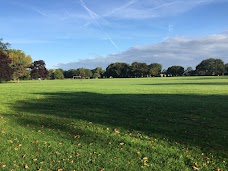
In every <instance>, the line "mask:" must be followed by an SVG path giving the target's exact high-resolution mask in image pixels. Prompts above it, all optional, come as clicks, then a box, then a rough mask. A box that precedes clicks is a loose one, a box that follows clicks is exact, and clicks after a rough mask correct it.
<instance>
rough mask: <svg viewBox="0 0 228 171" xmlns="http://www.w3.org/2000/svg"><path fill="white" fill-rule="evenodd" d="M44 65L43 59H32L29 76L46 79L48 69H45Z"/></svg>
mask: <svg viewBox="0 0 228 171" xmlns="http://www.w3.org/2000/svg"><path fill="white" fill-rule="evenodd" d="M45 65H46V64H45V62H44V61H43V60H39V61H34V62H33V63H32V65H31V66H30V68H31V77H32V78H33V79H38V78H43V79H46V78H48V70H47V69H46V67H45Z"/></svg>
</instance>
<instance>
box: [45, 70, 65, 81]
mask: <svg viewBox="0 0 228 171" xmlns="http://www.w3.org/2000/svg"><path fill="white" fill-rule="evenodd" d="M48 72H49V78H50V79H51V80H56V79H64V75H63V72H64V71H63V70H62V69H55V70H49V71H48Z"/></svg>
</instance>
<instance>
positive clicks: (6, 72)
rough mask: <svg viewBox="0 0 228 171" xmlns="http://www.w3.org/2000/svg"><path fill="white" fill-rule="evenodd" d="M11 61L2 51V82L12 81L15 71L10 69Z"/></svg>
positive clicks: (0, 67)
mask: <svg viewBox="0 0 228 171" xmlns="http://www.w3.org/2000/svg"><path fill="white" fill-rule="evenodd" d="M10 63H11V60H10V59H9V57H8V55H7V53H6V52H4V51H3V50H0V82H2V81H10V80H11V79H12V75H13V70H12V68H11V67H10Z"/></svg>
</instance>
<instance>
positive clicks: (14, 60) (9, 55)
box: [0, 39, 228, 82]
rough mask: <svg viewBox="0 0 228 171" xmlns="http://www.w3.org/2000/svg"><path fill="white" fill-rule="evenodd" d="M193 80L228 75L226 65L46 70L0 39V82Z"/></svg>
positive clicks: (219, 62) (118, 65) (119, 64)
mask: <svg viewBox="0 0 228 171" xmlns="http://www.w3.org/2000/svg"><path fill="white" fill-rule="evenodd" d="M182 75H185V76H197V75H205V76H212V75H228V63H226V64H225V63H224V61H222V60H221V59H215V58H209V59H205V60H203V61H202V62H200V63H199V64H198V65H197V66H196V69H195V70H194V69H193V68H192V67H188V68H186V69H184V67H182V66H171V67H169V68H168V69H167V70H165V69H164V70H162V65H161V64H159V63H151V64H149V65H148V64H146V63H141V62H133V63H132V64H127V63H124V62H116V63H111V64H110V65H109V66H108V67H107V68H106V70H103V69H102V68H101V67H97V68H95V69H92V70H91V69H86V68H77V69H70V70H63V69H61V68H59V69H50V70H48V69H47V68H46V64H45V62H44V61H43V60H38V61H32V57H31V56H30V55H26V54H25V53H24V52H23V51H22V50H16V49H11V48H10V44H9V43H4V42H3V39H0V82H2V81H10V80H17V81H18V82H19V80H20V79H24V80H25V79H38V78H42V79H64V78H73V77H75V76H76V77H77V78H81V79H84V78H141V77H159V76H165V77H166V76H168V77H169V76H182Z"/></svg>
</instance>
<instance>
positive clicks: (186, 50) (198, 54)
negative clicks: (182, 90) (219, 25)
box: [58, 33, 228, 69]
mask: <svg viewBox="0 0 228 171" xmlns="http://www.w3.org/2000/svg"><path fill="white" fill-rule="evenodd" d="M210 57H214V58H220V59H223V60H224V61H225V62H228V33H223V34H216V35H209V36H205V37H195V38H190V37H174V38H169V39H167V40H165V41H164V42H161V43H158V44H153V45H147V46H135V47H131V48H129V49H128V50H126V51H124V52H122V53H119V54H112V55H108V56H107V57H96V58H92V59H91V58H90V59H81V60H79V61H77V62H72V63H67V64H58V67H60V68H63V69H70V68H80V67H85V68H91V69H92V68H95V67H98V66H101V67H103V68H104V69H105V68H106V67H107V66H108V65H109V64H110V63H113V62H126V63H129V64H130V63H132V62H135V61H138V62H146V63H148V64H150V63H153V62H158V63H161V64H162V65H163V68H167V67H169V66H172V65H182V66H184V67H188V66H192V67H195V66H196V65H197V64H198V63H199V62H201V61H202V60H203V59H206V58H210Z"/></svg>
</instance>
